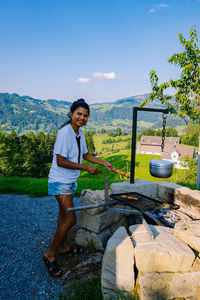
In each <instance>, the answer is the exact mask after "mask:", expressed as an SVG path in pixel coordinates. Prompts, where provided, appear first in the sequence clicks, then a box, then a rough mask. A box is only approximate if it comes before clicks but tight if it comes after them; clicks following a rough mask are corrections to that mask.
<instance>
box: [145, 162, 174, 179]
mask: <svg viewBox="0 0 200 300" xmlns="http://www.w3.org/2000/svg"><path fill="white" fill-rule="evenodd" d="M149 171H150V174H151V175H152V176H154V177H158V178H168V177H170V176H171V175H172V172H173V163H172V162H171V161H167V160H160V159H152V160H151V161H150V163H149Z"/></svg>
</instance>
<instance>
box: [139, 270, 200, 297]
mask: <svg viewBox="0 0 200 300" xmlns="http://www.w3.org/2000/svg"><path fill="white" fill-rule="evenodd" d="M138 283H139V288H140V299H141V300H168V299H184V300H200V271H199V272H185V273H145V274H143V273H139V280H138Z"/></svg>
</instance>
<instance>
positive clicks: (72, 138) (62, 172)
mask: <svg viewBox="0 0 200 300" xmlns="http://www.w3.org/2000/svg"><path fill="white" fill-rule="evenodd" d="M79 136H80V163H82V157H83V154H86V153H87V152H88V149H87V146H86V141H85V136H84V134H83V132H82V131H81V130H79ZM76 137H77V135H76V134H75V132H74V130H73V128H72V127H71V124H68V125H66V126H64V127H63V128H61V129H60V130H59V131H58V135H57V138H56V142H55V145H54V152H53V162H52V166H51V169H50V173H49V180H48V181H49V183H51V182H61V183H72V182H75V181H76V180H77V178H78V176H79V175H80V170H72V169H66V168H63V167H59V166H58V165H57V159H56V154H60V155H62V156H64V157H66V159H67V160H70V161H72V162H74V163H78V154H79V150H78V144H77V141H76Z"/></svg>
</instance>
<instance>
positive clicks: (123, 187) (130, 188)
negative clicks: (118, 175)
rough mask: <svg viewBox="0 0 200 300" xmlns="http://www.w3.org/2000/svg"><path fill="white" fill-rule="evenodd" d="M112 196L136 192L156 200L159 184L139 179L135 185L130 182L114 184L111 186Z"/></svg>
mask: <svg viewBox="0 0 200 300" xmlns="http://www.w3.org/2000/svg"><path fill="white" fill-rule="evenodd" d="M110 190H111V193H112V194H119V193H131V192H136V193H140V194H142V195H145V196H149V197H152V198H156V197H157V196H158V195H157V184H156V183H155V182H151V181H149V180H146V179H142V180H140V179H137V180H135V182H134V183H130V182H129V181H123V182H117V183H112V184H111V186H110Z"/></svg>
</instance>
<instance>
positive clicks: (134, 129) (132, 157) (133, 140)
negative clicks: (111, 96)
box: [130, 107, 138, 183]
mask: <svg viewBox="0 0 200 300" xmlns="http://www.w3.org/2000/svg"><path fill="white" fill-rule="evenodd" d="M137 110H138V107H133V123H132V151H131V178H130V183H134V178H135V153H136V136H137Z"/></svg>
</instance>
